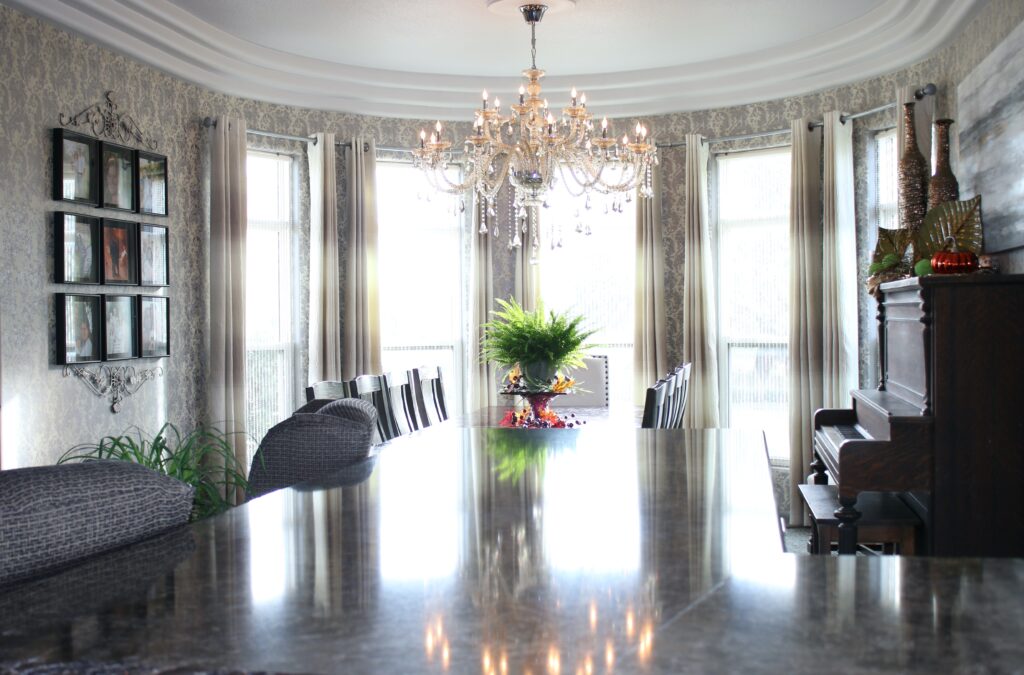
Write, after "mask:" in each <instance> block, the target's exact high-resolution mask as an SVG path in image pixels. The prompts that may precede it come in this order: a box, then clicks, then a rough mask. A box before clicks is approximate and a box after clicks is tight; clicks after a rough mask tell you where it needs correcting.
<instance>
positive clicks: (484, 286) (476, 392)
mask: <svg viewBox="0 0 1024 675" xmlns="http://www.w3.org/2000/svg"><path fill="white" fill-rule="evenodd" d="M471 210H472V212H473V214H474V220H475V221H476V222H475V226H474V227H473V228H472V230H471V233H470V236H471V237H473V243H472V244H471V252H470V283H471V284H472V288H471V289H470V293H471V294H472V301H471V303H472V304H471V307H470V322H471V324H470V331H469V335H470V340H471V344H470V345H469V347H468V349H467V350H466V352H467V353H468V354H469V359H470V362H469V367H468V368H467V372H468V373H469V374H470V379H469V392H468V396H469V405H467V406H466V410H467V411H473V410H479V409H480V408H486V407H489V406H496V405H498V403H499V401H498V381H497V377H496V376H495V372H494V364H493V363H490V362H486V363H485V362H483V361H481V360H480V340H481V339H483V336H484V332H483V327H482V326H483V324H484V323H485V322H487V321H489V320H490V319H491V309H492V303H493V301H494V300H493V299H494V264H493V262H492V260H491V248H492V247H491V241H492V236H491V234H490V233H489V232H488V231H487V224H486V216H485V215H482V214H481V213H480V209H479V208H473V209H471ZM481 217H483V218H484V223H483V225H484V227H483V230H482V231H481V230H480V222H479V221H480V218H481Z"/></svg>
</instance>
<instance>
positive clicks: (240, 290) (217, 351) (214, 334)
mask: <svg viewBox="0 0 1024 675" xmlns="http://www.w3.org/2000/svg"><path fill="white" fill-rule="evenodd" d="M245 128H246V127H245V120H244V119H241V118H237V117H221V118H220V119H218V120H217V124H216V125H215V126H213V127H212V128H211V129H210V212H209V227H210V246H209V251H210V267H209V281H210V304H209V307H210V317H209V324H210V325H209V336H210V352H209V353H210V371H209V374H208V377H207V387H208V398H207V402H208V414H209V417H210V422H212V423H214V424H217V425H223V427H224V430H225V431H227V432H234V433H231V434H230V435H229V437H228V438H229V439H230V443H231V445H232V448H233V449H234V453H235V459H236V460H238V463H239V465H240V466H241V467H244V469H243V470H246V469H248V466H249V456H248V450H247V447H246V445H247V444H246V437H245V231H246V227H247V225H248V216H247V213H246V189H245V165H246V147H245Z"/></svg>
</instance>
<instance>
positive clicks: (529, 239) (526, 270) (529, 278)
mask: <svg viewBox="0 0 1024 675" xmlns="http://www.w3.org/2000/svg"><path fill="white" fill-rule="evenodd" d="M505 189H507V188H505ZM502 201H503V200H502V198H501V197H500V196H499V198H498V203H502ZM527 212H528V213H529V214H530V215H529V222H530V231H529V232H528V233H526V234H524V235H523V236H522V239H523V245H522V246H520V247H519V248H517V249H516V250H515V252H514V255H515V258H516V269H515V294H516V301H517V302H519V304H520V305H522V306H523V309H525V310H526V311H528V312H532V311H534V310H536V309H537V307H538V306H539V305H540V265H539V264H538V262H537V261H536V260H535V256H534V248H533V237H534V232H536V233H537V235H536V236H537V237H538V238H539V237H540V229H539V228H540V223H538V222H537V220H536V219H535V218H534V217H533V209H527ZM516 223H518V221H517V220H513V226H516ZM538 241H539V239H538Z"/></svg>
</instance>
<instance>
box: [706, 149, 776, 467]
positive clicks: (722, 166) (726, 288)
mask: <svg viewBox="0 0 1024 675" xmlns="http://www.w3.org/2000/svg"><path fill="white" fill-rule="evenodd" d="M715 161H716V163H717V166H716V169H717V179H718V180H717V185H718V195H717V214H718V227H717V235H718V236H717V239H718V242H717V243H718V247H717V252H718V265H717V266H716V268H717V270H718V285H719V296H718V297H719V313H718V316H719V331H718V335H719V343H718V344H719V350H718V357H719V364H720V366H719V378H720V380H721V382H720V391H721V396H720V401H721V406H722V411H721V419H722V422H723V425H728V426H733V427H750V428H757V429H763V430H765V432H766V434H767V435H768V448H769V451H770V452H771V454H772V456H773V457H776V456H777V457H780V458H783V457H788V456H789V440H788V431H787V414H788V413H787V411H788V407H787V405H788V396H787V375H786V373H787V367H788V357H787V340H788V333H789V300H788V275H789V192H790V186H789V183H790V168H789V166H790V150H789V148H783V149H772V150H764V151H753V152H741V153H735V154H730V155H719V156H717V157H716V159H715Z"/></svg>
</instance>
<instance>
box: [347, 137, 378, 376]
mask: <svg viewBox="0 0 1024 675" xmlns="http://www.w3.org/2000/svg"><path fill="white" fill-rule="evenodd" d="M376 153H377V150H376V146H375V145H374V142H373V140H371V139H366V138H360V137H356V138H354V139H353V140H352V147H351V148H349V150H348V155H347V162H346V169H347V172H348V201H349V205H348V209H349V219H348V220H349V222H348V252H347V256H346V266H345V269H346V278H345V283H344V289H345V316H344V330H343V335H344V339H343V341H342V362H341V363H342V367H341V370H342V373H343V374H344V377H345V378H347V379H350V378H353V377H357V376H359V375H365V374H376V373H380V372H381V365H380V302H379V300H378V284H377V180H376V172H377V159H376Z"/></svg>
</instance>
